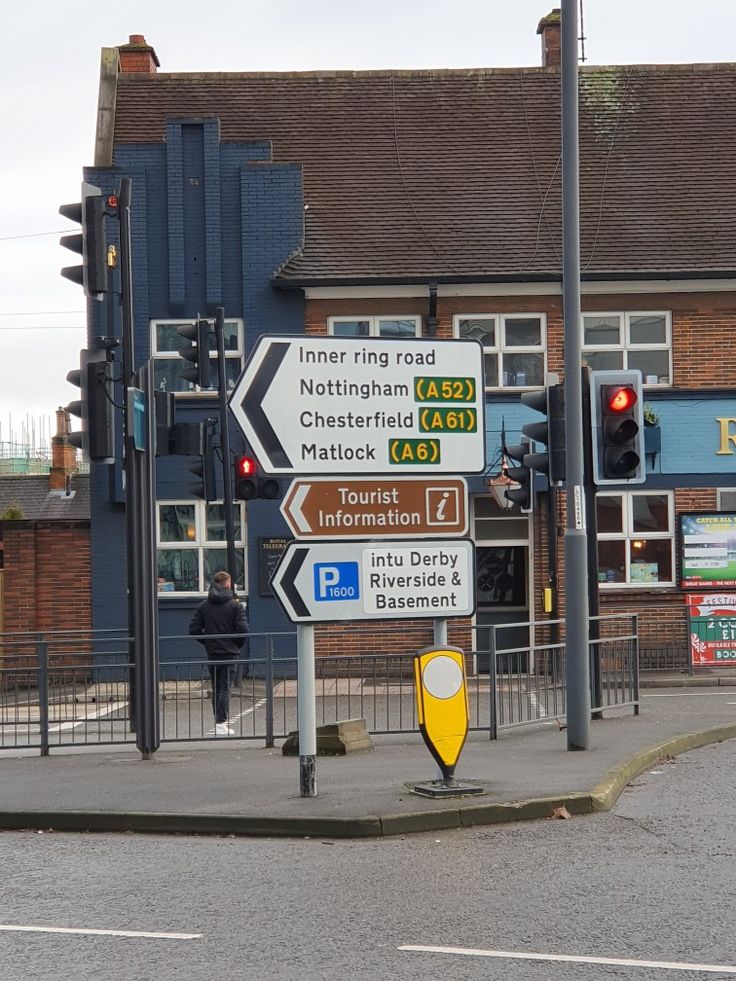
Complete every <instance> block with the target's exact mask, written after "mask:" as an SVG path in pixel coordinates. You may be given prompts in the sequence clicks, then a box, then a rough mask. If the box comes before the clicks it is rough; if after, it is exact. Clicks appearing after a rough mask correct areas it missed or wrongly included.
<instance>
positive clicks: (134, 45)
mask: <svg viewBox="0 0 736 981" xmlns="http://www.w3.org/2000/svg"><path fill="white" fill-rule="evenodd" d="M118 55H119V57H120V71H121V72H143V73H144V74H147V75H155V74H156V69H157V68H159V67H160V64H161V63H160V61H159V60H158V58H157V57H156V52H155V51H154V50H153V48H152V47H151V45H150V44H147V43H146V39H145V38H144V37H143V35H142V34H131V35H130V37H129V38H128V43H127V44H121V45H120V47H119V48H118Z"/></svg>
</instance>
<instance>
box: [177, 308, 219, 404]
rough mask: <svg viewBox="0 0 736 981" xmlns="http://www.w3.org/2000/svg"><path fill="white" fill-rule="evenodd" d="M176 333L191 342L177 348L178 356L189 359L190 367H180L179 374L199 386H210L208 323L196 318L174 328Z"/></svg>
mask: <svg viewBox="0 0 736 981" xmlns="http://www.w3.org/2000/svg"><path fill="white" fill-rule="evenodd" d="M176 332H177V334H179V335H180V336H181V337H184V338H186V339H187V340H188V341H191V342H192V343H191V344H189V345H188V346H187V347H180V348H179V356H180V357H182V358H184V360H185V361H190V362H191V363H192V365H193V367H192V368H184V369H182V372H181V376H182V378H184V379H186V380H187V381H190V382H193V383H194V384H195V385H199V387H200V388H210V386H211V384H212V381H211V378H212V372H211V371H210V325H209V323H208V322H207V321H206V320H198V321H197V322H196V323H194V324H182V326H181V327H177V328H176Z"/></svg>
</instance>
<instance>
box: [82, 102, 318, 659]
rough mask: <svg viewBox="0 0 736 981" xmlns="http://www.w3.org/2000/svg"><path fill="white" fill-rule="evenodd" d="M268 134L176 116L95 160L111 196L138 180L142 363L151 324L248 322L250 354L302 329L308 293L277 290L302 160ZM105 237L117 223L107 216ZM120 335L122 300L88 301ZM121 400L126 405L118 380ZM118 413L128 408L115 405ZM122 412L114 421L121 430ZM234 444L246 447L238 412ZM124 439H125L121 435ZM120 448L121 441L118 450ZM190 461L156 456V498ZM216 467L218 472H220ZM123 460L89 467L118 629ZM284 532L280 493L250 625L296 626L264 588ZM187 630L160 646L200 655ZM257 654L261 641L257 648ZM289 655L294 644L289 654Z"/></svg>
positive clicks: (178, 490)
mask: <svg viewBox="0 0 736 981" xmlns="http://www.w3.org/2000/svg"><path fill="white" fill-rule="evenodd" d="M270 155H271V148H270V144H269V143H268V142H257V143H242V144H232V143H230V144H224V143H222V142H221V141H220V137H219V123H218V120H217V119H214V118H206V119H180V120H171V121H169V123H168V125H167V130H166V142H165V144H151V145H149V144H131V145H123V146H121V145H118V146H117V147H116V150H115V166H114V167H113V168H110V169H99V168H90V169H87V170H86V171H85V180H87V181H89V182H90V183H91V184H95V185H97V186H98V187H100V188H101V189H102V191H103V194H107V193H111V192H114V191H117V190H118V188H119V186H120V179H121V178H122V177H130V178H131V180H132V190H133V200H132V215H131V226H132V253H133V282H134V294H133V306H134V348H135V350H134V363H135V366H136V367H137V366H139V365H140V364H142V363H143V362H144V361H145V360H146V359H147V358H148V357H149V356H150V354H151V326H150V325H151V321H152V320H159V319H171V318H179V317H181V318H185V319H192V320H193V319H195V318H196V317H198V316H210V317H212V316H213V315H214V311H215V308H216V307H217V306H220V305H221V306H223V307H224V308H225V315H226V318H227V319H230V318H239V319H243V320H244V321H245V353H246V355H247V353H248V352H249V351H250V349H251V348H252V346H253V343H254V342H255V340H256V338H257V337H258V335H259V334H261V333H264V332H267V333H271V334H278V333H285V334H295V333H301V332H302V331H303V328H304V312H303V296H302V294H301V292H300V291H288V292H284V291H277V290H274V289H273V287H272V285H271V278H272V275H273V272H274V270H275V269H276V268H277V267H278V266H280V265H281V264H282V263H283V262H284V261H285V260H286V259H287V258H288V257H289V256H290V255H291V254H292V253H293V252H294V251H295V250H296V249H298V248H299V247H300V246H301V245H302V239H303V224H304V201H303V193H302V174H301V168H300V166H299V165H298V164H283V163H280V164H274V163H272V162H271V160H270ZM107 233H108V242H118V238H119V226H118V224H117V222H116V221H114V220H113V219H108V227H107ZM103 334H108V335H110V334H111V335H113V336H117V337H120V336H121V322H120V311H119V307H118V305H117V302H116V301H114V302H112V303H110V302H109V301H108V300H105V301H104V302H103V303H97V302H92V301H91V302H90V314H89V340H90V343H93V338H94V337H96V336H98V335H103ZM116 402H117V403H118V404H119V405H122V403H123V393H122V388H121V390H120V392H119V397H116ZM217 411H218V403H217V398H216V396H215V397H209V396H199V397H183V398H177V408H176V419H177V421H178V422H187V421H191V422H193V421H196V420H199V419H202V418H205V417H207V416H212V415H216V414H217ZM119 415H120V413H119ZM121 432H122V419H121V418H120V419H118V433H119V434H121ZM230 440H231V450H232V452H233V454H234V455H241V454H242V453H244V452H246V451H247V447H246V446H245V442H244V439H243V436H242V434H241V432H240V430H239V428H238V427H237V426H236V425H235V423H234V421H233V420H231V425H230ZM118 447H122V438H121V439H120V440H119V443H118ZM118 452H120V450H118ZM187 462H188V461H187V458H185V457H174V456H172V457H161V458H159V459H158V460H157V466H156V471H157V492H156V493H157V498H158V499H177V500H186V499H187V497H189V496H190V493H189V491H188V489H187V483H189V482H191V474H189V473H188V471H187ZM219 479H220V478H219V475H218V480H219ZM123 502H124V489H123V482H122V465H121V460H120V459H118V460H117V461H116V463H115V464H114V465H112V466H105V465H97V464H93V466H92V515H91V517H92V594H93V595H92V605H93V611H94V614H93V616H94V623H93V626H94V627H95V628H106V627H120V626H122V625H123V624H124V623H125V622H126V618H127V599H126V569H125V511H124V506H123ZM286 534H287V529H286V525H285V524H284V522H283V520H282V518H281V516H280V514H279V512H278V502H267V501H257V502H251V503H250V505H249V535H248V540H249V555H248V568H249V583H251V584H252V585H251V594H252V599H251V602H250V604H249V605H250V622H251V629H252V630H253V631H254V632H265V631H275V630H291V629H292V628H291V625H290V624H289V623H288V622H287V621H286V620H285V618H284V617H283V614H282V613H281V611H280V608H279V607H278V604H277V602H276V600H275V599H273V598H272V597H270V596H269V597H260V596H259V595H258V556H257V547H258V538H259V536H285V535H286ZM196 602H198V600H197V599H194V598H191V597H189V598H184V597H176V596H172V597H171V598H168V597H166V598H161V599H160V602H159V610H160V631H161V634H162V636H164V635H172V634H182V633H186V627H187V623H188V620H189V617H190V615H191V611H192V609H193V607H194V605H195V604H196ZM200 652H201V648H200V647H199V645H197V644H194V643H193V642H190V641H189V640H188V639H183V640H182V641H181V642H177V643H175V644H172V643H169V644H168V645H164V647H163V648H162V652H161V653H162V658H163V659H166V658H167V657H169V658H174V657H176V658H182V657H189V656H196V657H199V656H200ZM253 653H254V654H258V653H259V652H258V645H257V644H256V645H254V651H253ZM285 653H289V652H288V651H285Z"/></svg>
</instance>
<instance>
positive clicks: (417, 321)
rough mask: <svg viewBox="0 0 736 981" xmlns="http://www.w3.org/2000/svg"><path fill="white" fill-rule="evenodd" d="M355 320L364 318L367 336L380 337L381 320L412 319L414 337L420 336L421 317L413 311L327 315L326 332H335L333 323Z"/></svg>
mask: <svg viewBox="0 0 736 981" xmlns="http://www.w3.org/2000/svg"><path fill="white" fill-rule="evenodd" d="M356 320H365V321H367V322H368V336H369V337H381V336H382V335H381V333H380V326H381V321H382V320H407V321H411V320H413V321H414V336H415V337H421V336H422V318H421V317H420V316H419V315H418V314H413V313H411V314H405V313H400V314H388V313H379V314H371V315H370V316H366V315H365V314H362V313H356V314H352V315H350V316H348V315H345V316H342V315H341V316H339V317H328V318H327V333H328V334H331V335H333V336H334V334H335V324H352V323H355V321H356ZM384 339H388V338H384ZM390 339H391V340H393V339H396V340H400V338H390Z"/></svg>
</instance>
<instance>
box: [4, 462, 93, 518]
mask: <svg viewBox="0 0 736 981" xmlns="http://www.w3.org/2000/svg"><path fill="white" fill-rule="evenodd" d="M71 490H72V493H71V495H70V496H66V495H65V494H64V493H63V492H59V491H49V477H48V474H43V475H42V476H30V477H29V476H25V475H23V476H11V477H0V517H1V516H2V514H3V512H4V511H5V509H6V508H7V507H9V506H10V505H13V506H15V507H19V508H20V510H21V511H22V512H23V520H25V521H84V520H87V521H88V520H89V475H88V474H75V475H74V476H73V477H72V481H71Z"/></svg>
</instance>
